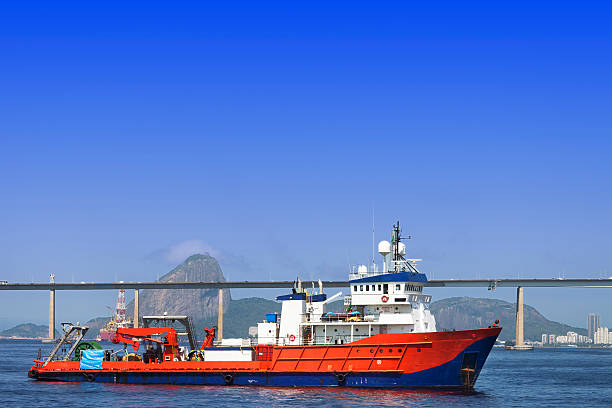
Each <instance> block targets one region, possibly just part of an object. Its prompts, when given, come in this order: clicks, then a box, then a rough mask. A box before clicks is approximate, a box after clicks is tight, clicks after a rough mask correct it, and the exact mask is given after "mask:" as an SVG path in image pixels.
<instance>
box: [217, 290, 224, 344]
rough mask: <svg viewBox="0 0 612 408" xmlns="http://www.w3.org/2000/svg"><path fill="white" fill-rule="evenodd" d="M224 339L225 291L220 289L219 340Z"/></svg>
mask: <svg viewBox="0 0 612 408" xmlns="http://www.w3.org/2000/svg"><path fill="white" fill-rule="evenodd" d="M221 339H223V289H219V317H218V320H217V340H218V341H221Z"/></svg>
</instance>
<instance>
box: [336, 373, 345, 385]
mask: <svg viewBox="0 0 612 408" xmlns="http://www.w3.org/2000/svg"><path fill="white" fill-rule="evenodd" d="M336 380H338V385H344V384H346V374H343V373H337V374H336Z"/></svg>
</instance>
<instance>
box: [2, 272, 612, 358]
mask: <svg viewBox="0 0 612 408" xmlns="http://www.w3.org/2000/svg"><path fill="white" fill-rule="evenodd" d="M294 283H295V282H294V281H234V282H106V283H95V282H81V283H59V282H58V283H56V282H49V283H6V282H2V283H1V284H0V291H8V290H48V291H49V338H50V339H53V338H54V337H55V291H57V290H105V289H115V290H118V289H133V290H134V325H135V327H138V319H139V317H140V314H139V305H138V296H139V291H140V290H141V289H219V338H222V337H223V320H222V316H223V305H222V303H223V292H222V289H234V288H253V289H264V288H292V287H293V285H294ZM322 283H323V286H324V287H330V288H345V287H348V286H349V281H322ZM313 284H314V285H317V284H318V281H302V285H303V286H306V287H307V286H310V285H313ZM425 286H427V287H436V288H442V287H446V288H477V287H487V288H489V289H495V288H502V287H516V288H517V291H516V345H517V346H521V345H523V344H524V319H523V288H525V287H532V288H536V287H537V288H570V287H574V288H611V287H612V279H476V280H461V279H457V280H455V279H450V280H430V281H428V282H427V283H426V284H425Z"/></svg>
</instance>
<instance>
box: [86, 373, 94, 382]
mask: <svg viewBox="0 0 612 408" xmlns="http://www.w3.org/2000/svg"><path fill="white" fill-rule="evenodd" d="M85 378H86V379H87V381H89V382H93V380H95V377H94V375H93V374H85Z"/></svg>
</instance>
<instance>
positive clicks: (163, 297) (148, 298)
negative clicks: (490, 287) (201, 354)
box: [127, 255, 231, 321]
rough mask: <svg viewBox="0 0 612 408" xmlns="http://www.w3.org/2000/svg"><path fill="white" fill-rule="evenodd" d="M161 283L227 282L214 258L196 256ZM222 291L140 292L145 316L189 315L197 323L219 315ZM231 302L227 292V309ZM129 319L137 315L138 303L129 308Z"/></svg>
mask: <svg viewBox="0 0 612 408" xmlns="http://www.w3.org/2000/svg"><path fill="white" fill-rule="evenodd" d="M159 281H160V282H188V281H190V282H210V281H221V282H224V281H225V277H224V276H223V272H221V267H220V266H219V263H218V262H217V260H216V259H215V258H213V257H212V256H210V255H192V256H190V257H189V258H187V259H186V260H185V262H183V263H182V264H180V265H179V266H177V267H176V268H174V269H173V270H171V271H170V272H168V273H167V274H165V275H164V276H162V277H161V278H160V279H159ZM218 295H219V291H218V289H211V290H206V289H150V290H142V291H140V297H139V307H140V309H139V311H140V315H141V316H145V315H161V314H164V313H165V312H166V313H168V314H169V315H187V316H191V317H192V318H193V319H194V320H196V321H197V320H205V319H208V318H210V317H212V316H217V315H218V313H219V310H218V309H219V297H218ZM230 302H231V295H230V291H229V290H224V291H223V308H224V309H227V307H229V305H230ZM127 309H128V310H127V313H128V316H133V314H134V302H130V304H129V305H128V307H127Z"/></svg>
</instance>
